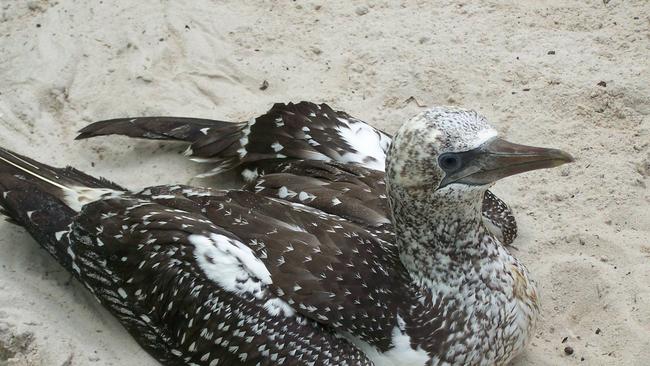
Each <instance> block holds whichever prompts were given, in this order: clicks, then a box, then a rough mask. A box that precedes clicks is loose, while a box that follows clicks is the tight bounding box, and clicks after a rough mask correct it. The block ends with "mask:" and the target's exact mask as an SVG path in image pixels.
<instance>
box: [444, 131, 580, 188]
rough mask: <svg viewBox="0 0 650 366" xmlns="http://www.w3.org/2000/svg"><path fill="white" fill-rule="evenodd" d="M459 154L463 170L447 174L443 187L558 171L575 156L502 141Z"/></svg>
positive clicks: (490, 142) (555, 150)
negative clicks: (557, 167)
mask: <svg viewBox="0 0 650 366" xmlns="http://www.w3.org/2000/svg"><path fill="white" fill-rule="evenodd" d="M456 155H457V156H458V157H459V158H460V159H461V162H460V167H459V168H458V169H456V170H455V171H453V172H447V175H446V176H445V178H444V179H443V180H442V182H441V183H440V187H444V186H446V185H448V184H451V183H464V184H469V185H484V184H490V183H493V182H495V181H497V180H499V179H501V178H505V177H508V176H511V175H514V174H519V173H523V172H527V171H530V170H536V169H546V168H554V167H556V166H560V165H562V164H565V163H570V162H572V161H573V157H572V156H571V155H570V154H568V153H566V152H564V151H562V150H558V149H547V148H543V147H534V146H526V145H519V144H513V143H512V142H508V141H506V140H502V139H500V138H493V139H490V140H488V141H486V142H485V143H484V144H482V145H481V146H479V147H478V148H476V149H474V150H470V151H465V152H460V153H456Z"/></svg>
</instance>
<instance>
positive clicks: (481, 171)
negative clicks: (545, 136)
mask: <svg viewBox="0 0 650 366" xmlns="http://www.w3.org/2000/svg"><path fill="white" fill-rule="evenodd" d="M569 161H572V158H571V156H570V155H569V154H567V153H564V152H562V151H560V150H556V149H545V148H537V147H531V146H525V145H517V144H513V143H510V142H507V141H505V140H502V139H500V138H498V137H497V131H496V130H495V129H494V128H493V127H492V126H490V124H489V123H488V122H487V120H486V119H485V117H483V116H481V115H480V114H478V113H476V112H475V111H472V110H468V109H462V108H457V107H434V108H431V109H429V110H427V111H425V112H422V113H420V114H418V115H417V116H415V117H413V118H412V119H411V120H410V121H408V122H407V123H405V124H404V125H402V127H401V128H400V129H399V131H398V132H397V134H396V135H395V137H394V139H393V143H392V145H391V148H390V150H389V153H388V158H387V170H386V173H387V176H388V180H389V182H390V185H391V186H393V187H396V186H397V187H400V188H403V189H406V190H409V191H412V192H416V191H435V190H439V189H443V188H445V187H447V186H449V185H454V186H456V189H460V190H468V191H483V190H485V189H487V187H489V185H491V184H492V183H493V182H495V181H496V180H498V179H501V178H503V177H507V176H509V175H513V174H517V173H521V172H524V171H528V170H533V169H541V168H550V167H554V166H557V165H560V164H564V163H566V162H569Z"/></svg>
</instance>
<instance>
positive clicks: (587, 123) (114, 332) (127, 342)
mask: <svg viewBox="0 0 650 366" xmlns="http://www.w3.org/2000/svg"><path fill="white" fill-rule="evenodd" d="M606 2H607V4H605V2H603V1H602V0H592V1H582V0H581V1H577V0H576V1H563V0H542V1H532V0H531V1H527V2H523V3H522V2H515V1H510V2H509V1H496V0H494V1H487V0H486V1H476V2H469V1H465V2H464V5H455V4H454V3H453V2H451V1H445V2H440V3H438V4H436V5H431V4H429V3H433V2H427V1H399V2H397V1H379V2H374V1H373V2H370V1H368V2H364V3H365V5H362V3H361V2H359V3H357V4H350V3H349V2H348V1H324V0H319V1H294V2H292V1H277V2H273V1H246V3H249V4H251V5H243V4H242V3H243V2H240V1H225V0H220V1H189V0H188V1H127V0H121V1H107V0H104V1H103V3H100V1H91V0H58V1H47V0H42V1H14V0H6V1H2V2H0V9H1V10H0V11H1V13H0V17H1V19H0V93H1V94H0V123H1V125H2V126H1V127H0V145H1V146H4V147H7V148H10V149H14V150H16V151H18V152H21V153H24V154H27V155H30V156H32V157H34V158H37V159H39V160H42V161H44V162H47V163H51V164H55V165H65V164H71V165H74V166H76V167H78V168H80V169H82V170H85V171H87V172H88V173H91V174H95V175H104V176H106V177H110V178H112V179H114V180H115V181H117V182H118V183H120V184H123V185H125V186H127V187H132V188H137V187H143V186H146V185H151V184H157V183H172V182H183V183H187V182H190V181H191V182H193V183H196V184H201V183H202V182H201V181H200V180H195V179H192V176H193V175H194V174H196V173H198V172H201V171H203V170H204V169H205V167H201V166H197V165H195V164H192V163H189V162H186V161H185V160H184V159H183V158H182V157H181V156H179V155H178V152H179V151H181V150H182V148H181V147H180V146H179V145H168V144H160V143H149V142H138V141H136V140H128V139H123V138H105V139H97V140H89V141H84V142H73V138H74V136H75V131H76V130H77V129H79V128H81V127H83V126H85V125H86V124H88V123H89V122H91V121H95V120H99V119H106V118H113V117H123V116H140V115H184V116H194V117H212V118H224V119H225V118H228V119H234V120H241V119H247V118H249V117H251V116H254V115H256V114H259V113H261V112H263V111H265V110H266V109H267V108H269V107H270V105H271V104H272V103H273V102H277V101H283V102H285V101H299V100H303V99H304V100H311V101H319V102H327V103H330V104H331V105H332V106H334V107H335V108H338V109H342V110H346V111H348V112H350V113H351V114H353V115H355V116H357V117H359V118H362V119H365V120H367V121H370V122H371V123H373V124H375V125H377V126H379V127H382V128H385V129H386V130H388V131H390V132H394V131H395V129H396V128H397V126H398V125H399V124H400V123H401V122H402V121H404V120H406V119H407V118H409V117H410V116H411V115H413V114H414V113H416V112H417V111H419V110H420V109H421V108H420V107H419V106H418V105H417V103H421V104H422V105H434V104H457V105H462V106H466V107H471V108H475V109H477V110H480V111H481V112H482V113H484V114H485V115H487V116H488V118H489V119H490V120H491V121H492V122H493V123H494V124H495V125H496V126H497V127H498V128H499V130H500V131H501V132H502V134H504V135H505V136H507V137H508V138H509V139H510V140H513V141H516V142H521V143H529V144H538V145H546V146H554V147H558V148H562V149H566V150H567V151H570V152H572V153H573V154H574V155H575V156H576V157H577V159H578V160H577V161H576V162H575V163H574V164H572V165H570V166H565V167H562V168H559V169H555V170H548V171H538V172H533V173H530V174H526V175H523V176H519V177H513V178H510V179H507V180H506V181H504V182H501V183H499V184H498V185H497V186H496V187H495V190H496V192H497V193H498V194H500V195H501V196H502V197H503V198H505V199H506V200H507V201H508V202H510V203H511V204H512V205H513V207H514V208H515V210H516V212H517V214H518V220H519V224H520V237H519V239H518V240H517V242H516V245H517V246H518V247H519V248H520V250H519V252H518V255H519V256H520V257H521V258H522V259H523V260H524V262H525V263H527V265H528V267H529V268H530V270H531V272H532V273H533V275H534V277H535V278H536V279H537V282H538V283H539V286H540V288H541V290H542V296H543V298H542V299H543V304H544V305H543V313H544V318H543V320H542V322H541V324H540V325H539V328H538V331H537V333H536V336H535V339H534V340H533V342H532V344H531V345H530V347H529V348H528V351H527V353H526V354H525V355H523V357H521V359H520V360H519V361H518V362H517V363H516V364H517V365H561V364H567V365H569V364H581V365H646V364H649V363H650V258H649V257H650V240H649V239H648V238H649V237H650V236H649V235H650V209H649V207H650V194H649V190H648V188H647V185H648V184H649V183H650V182H649V180H648V176H649V175H650V147H649V145H650V116H649V114H650V97H649V96H650V61H649V60H650V31H649V30H650V17H649V15H648V14H650V2H648V1H647V0H636V1H632V0H626V1H622V0H611V1H606ZM161 3H162V4H163V5H161ZM280 3H281V4H280ZM370 3H374V4H376V5H370ZM134 4H139V5H134ZM39 25H40V26H39ZM549 51H554V52H555V53H554V54H549V53H550V52H549ZM263 80H268V83H269V87H268V89H266V90H264V91H262V90H260V89H259V87H260V85H261V84H262V82H263ZM600 81H604V82H606V86H598V85H597V83H599V82H600ZM411 97H413V98H414V99H409V98H411ZM416 101H417V103H416ZM92 163H96V164H95V166H94V167H91V164H92ZM203 183H205V182H203ZM0 263H1V268H0V364H5V363H7V364H9V365H57V366H58V365H139V366H148V365H155V364H156V362H155V361H153V360H152V359H151V358H150V357H149V356H148V355H147V354H146V353H145V352H144V351H143V350H141V349H140V347H139V346H138V345H137V344H136V343H135V342H134V341H133V340H132V339H131V338H130V336H129V335H128V334H127V333H126V332H125V331H124V330H123V329H122V328H121V326H120V325H119V324H118V323H117V322H116V321H115V320H114V319H112V317H111V316H110V315H109V314H108V313H107V312H106V311H104V310H103V309H101V307H100V306H99V305H98V304H96V302H95V300H94V299H93V298H92V297H91V296H90V295H89V294H88V293H87V292H86V291H85V289H83V288H82V287H81V286H80V285H79V284H78V283H76V282H75V281H70V276H69V275H67V274H66V273H64V272H63V271H62V269H61V268H60V267H59V266H58V265H57V264H56V263H55V262H54V260H53V259H52V258H50V257H49V255H47V254H46V253H45V252H44V251H43V250H41V249H40V248H39V247H38V245H37V244H36V243H35V242H34V241H33V240H32V239H31V238H30V237H29V236H28V235H27V234H26V233H25V231H24V230H22V229H20V228H18V227H15V226H12V225H9V224H6V223H2V224H0ZM597 329H600V331H599V332H598V333H599V334H597ZM565 337H566V338H567V340H566V343H562V340H563V339H564V338H565ZM567 345H568V346H571V347H573V349H574V350H575V352H574V354H573V355H571V356H567V355H565V353H564V348H565V346H567ZM581 358H584V361H583V362H581ZM7 359H8V362H5V361H6V360H7Z"/></svg>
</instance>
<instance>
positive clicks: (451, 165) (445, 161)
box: [438, 153, 460, 171]
mask: <svg viewBox="0 0 650 366" xmlns="http://www.w3.org/2000/svg"><path fill="white" fill-rule="evenodd" d="M438 165H440V167H441V168H442V170H444V171H454V170H456V169H458V168H460V157H459V156H458V155H455V154H450V153H448V154H442V155H440V157H439V158H438Z"/></svg>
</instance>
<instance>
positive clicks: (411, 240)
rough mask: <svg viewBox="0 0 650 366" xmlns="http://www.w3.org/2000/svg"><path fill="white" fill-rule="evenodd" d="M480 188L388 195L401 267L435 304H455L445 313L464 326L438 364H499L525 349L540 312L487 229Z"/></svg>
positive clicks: (523, 276)
mask: <svg viewBox="0 0 650 366" xmlns="http://www.w3.org/2000/svg"><path fill="white" fill-rule="evenodd" d="M484 190H485V187H482V188H481V187H469V186H464V185H462V186H461V185H450V186H447V187H445V188H443V189H440V190H437V191H434V192H433V193H432V192H431V191H430V190H429V191H425V190H422V191H419V190H412V189H404V188H402V187H395V186H393V187H390V188H389V194H390V204H391V208H392V211H393V220H394V225H395V231H396V241H397V245H398V248H399V251H400V259H401V261H402V263H403V265H404V266H405V268H406V269H407V270H408V272H409V275H410V276H411V278H412V279H413V281H414V283H415V284H416V286H418V287H419V288H421V289H423V290H424V291H429V292H430V294H431V295H432V299H433V301H434V303H435V302H436V301H441V302H442V303H447V304H453V305H449V306H453V308H450V309H446V310H445V311H444V312H443V314H451V313H453V314H455V316H456V317H458V320H457V321H458V322H459V323H460V324H461V326H459V327H458V328H457V329H458V331H457V334H452V335H451V336H450V338H449V339H450V340H449V342H450V343H449V344H448V345H449V346H450V348H449V349H450V351H448V352H453V354H451V353H450V354H447V355H445V357H444V358H443V359H446V360H450V359H456V360H463V362H461V363H467V364H497V365H503V364H506V363H507V362H509V361H510V360H511V359H512V358H513V357H514V356H516V355H517V354H518V353H520V351H521V350H523V348H524V346H525V345H526V344H527V342H528V340H529V338H530V335H531V333H532V330H533V327H534V324H535V322H536V319H537V317H538V312H539V309H538V303H537V292H536V289H535V286H534V284H533V283H532V281H530V280H529V278H528V271H527V270H526V268H525V267H524V266H523V265H522V264H520V263H519V261H518V260H517V259H516V258H514V257H513V256H512V255H511V254H510V252H509V251H508V250H507V249H506V248H505V247H503V245H501V243H500V242H499V241H498V240H497V239H496V238H494V237H493V236H492V234H491V233H490V232H489V231H488V230H487V228H486V227H485V226H484V223H483V220H482V213H481V204H482V200H483V193H484ZM438 316H439V315H438ZM487 345H490V346H487ZM489 347H492V348H491V349H488V348H489ZM452 350H453V351H452ZM434 361H435V360H434ZM432 364H433V365H436V364H438V363H436V362H432Z"/></svg>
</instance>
